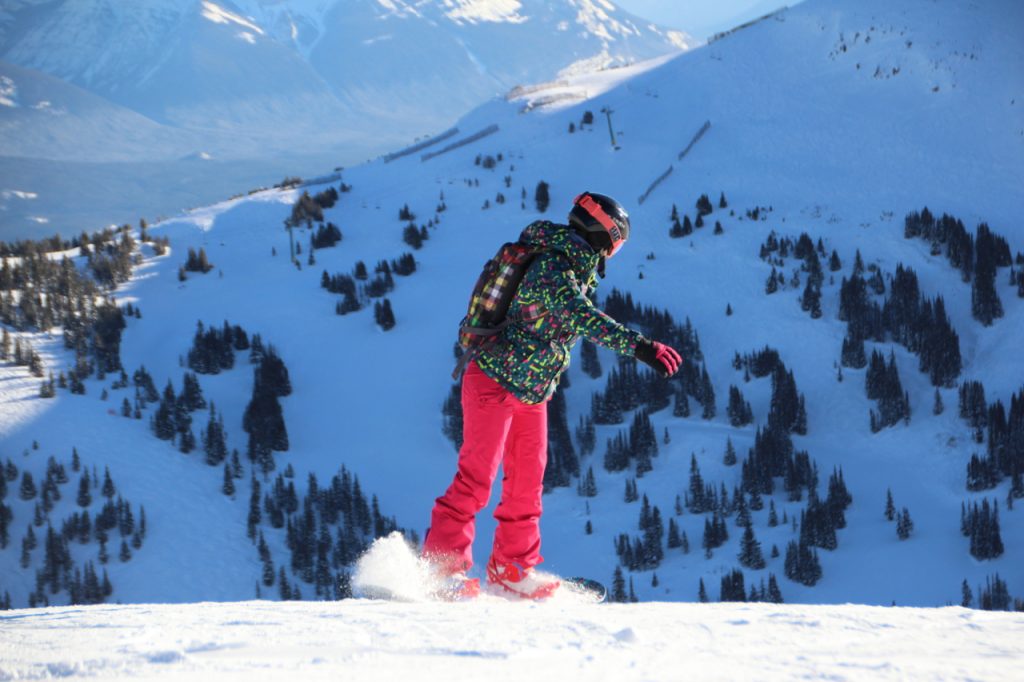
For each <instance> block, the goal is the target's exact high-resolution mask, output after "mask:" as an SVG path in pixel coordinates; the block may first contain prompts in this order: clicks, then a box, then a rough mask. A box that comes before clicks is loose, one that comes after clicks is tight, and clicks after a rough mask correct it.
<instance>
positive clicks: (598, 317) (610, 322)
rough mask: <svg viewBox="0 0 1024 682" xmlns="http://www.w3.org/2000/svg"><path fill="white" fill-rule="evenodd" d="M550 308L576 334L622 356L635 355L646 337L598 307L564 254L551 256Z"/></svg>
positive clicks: (548, 302)
mask: <svg viewBox="0 0 1024 682" xmlns="http://www.w3.org/2000/svg"><path fill="white" fill-rule="evenodd" d="M549 274H550V281H549V282H548V292H549V301H547V306H546V307H547V308H548V310H549V311H550V313H551V314H552V315H554V316H555V317H556V318H557V319H558V320H559V321H560V322H561V323H562V325H563V326H564V327H566V328H567V329H568V330H569V331H571V332H572V333H573V334H575V335H576V336H582V337H583V338H585V339H588V340H590V341H593V342H594V343H596V344H598V345H599V346H603V347H605V348H608V349H610V350H613V351H615V352H616V353H619V354H621V355H630V356H631V355H634V353H635V352H636V347H637V344H638V343H639V342H640V340H641V339H642V338H643V337H642V336H641V335H640V333H639V332H636V331H633V330H632V329H630V328H628V327H626V326H625V325H622V324H620V323H618V322H617V321H615V320H614V319H612V318H611V317H610V316H609V315H607V314H606V313H604V312H603V311H601V310H598V309H597V308H596V307H594V304H593V302H592V301H591V300H590V299H589V298H587V297H586V296H585V295H584V294H583V287H582V286H581V283H580V281H579V280H578V279H577V278H576V274H575V273H574V272H573V271H572V269H571V268H570V267H569V264H568V262H566V260H565V259H564V258H562V257H559V256H552V257H551V269H550V271H549Z"/></svg>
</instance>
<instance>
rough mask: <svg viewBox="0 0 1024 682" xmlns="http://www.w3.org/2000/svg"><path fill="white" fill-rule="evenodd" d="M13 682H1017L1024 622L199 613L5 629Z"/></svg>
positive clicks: (383, 610)
mask: <svg viewBox="0 0 1024 682" xmlns="http://www.w3.org/2000/svg"><path fill="white" fill-rule="evenodd" d="M0 623H3V627H4V634H5V637H4V639H3V640H2V641H0V661H2V663H0V672H2V673H4V674H5V675H6V676H7V679H48V678H50V677H57V676H59V677H61V678H62V679H86V678H89V679H91V678H94V677H96V676H102V677H117V678H128V677H130V678H132V679H156V678H161V679H163V678H166V677H167V676H168V675H170V676H173V678H174V679H179V680H209V679H214V678H216V679H223V680H244V679H253V678H254V677H256V678H259V679H261V680H293V679H303V680H333V679H338V677H339V676H342V677H346V678H355V679H360V680H395V679H419V680H435V679H436V680H441V679H451V677H452V675H453V674H456V671H457V674H458V675H459V676H462V677H467V678H471V679H489V680H521V679H523V677H524V676H528V677H529V678H530V679H543V680H553V679H565V678H566V677H569V676H572V677H575V678H577V679H586V680H694V679H698V680H737V679H758V680H791V679H794V678H799V679H807V680H817V679H863V680H907V679H914V680H933V679H942V680H987V681H988V680H991V681H993V682H994V681H996V680H1007V679H1012V678H1013V677H1014V675H1016V674H1017V672H1018V671H1019V670H1020V665H1021V663H1022V654H1021V649H1020V639H1021V637H1024V617H1022V616H1021V615H1020V614H1005V613H983V612H978V611H968V610H965V609H960V608H949V609H940V610H934V609H927V610H925V609H885V608H879V607H866V606H844V607H823V606H774V605H767V604H752V605H746V604H743V605H740V604H728V605H727V604H720V605H713V606H707V605H697V604H639V605H609V606H585V605H576V604H529V605H528V604H509V603H507V602H501V601H500V600H498V601H487V602H480V603H475V604H391V603H379V602H376V603H375V602H370V601H349V602H344V603H341V604H330V603H320V604H296V603H285V604H268V603H266V602H240V603H235V604H210V603H206V604H194V605H189V606H168V605H159V604H156V605H149V604H146V605H136V606H96V607H89V608H86V609H81V608H77V609H76V608H68V607H65V608H49V609H43V610H37V611H16V612H11V613H10V614H9V615H0Z"/></svg>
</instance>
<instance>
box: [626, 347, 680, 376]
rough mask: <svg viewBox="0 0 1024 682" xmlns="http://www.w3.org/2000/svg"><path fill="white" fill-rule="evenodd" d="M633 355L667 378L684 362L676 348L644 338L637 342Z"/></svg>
mask: <svg viewBox="0 0 1024 682" xmlns="http://www.w3.org/2000/svg"><path fill="white" fill-rule="evenodd" d="M633 355H634V356H635V357H636V359H637V360H639V361H640V362H642V363H644V364H645V365H649V366H651V367H653V368H654V371H656V372H657V373H658V374H660V375H661V376H662V377H665V378H666V379H667V378H668V377H670V376H672V375H673V374H675V373H676V372H678V371H679V368H680V367H681V366H682V364H683V358H682V356H681V355H679V352H678V351H677V350H676V349H675V348H673V347H672V346H666V345H665V344H663V343H658V342H657V341H648V340H647V339H644V338H641V339H640V341H639V343H637V344H636V350H635V351H634V353H633Z"/></svg>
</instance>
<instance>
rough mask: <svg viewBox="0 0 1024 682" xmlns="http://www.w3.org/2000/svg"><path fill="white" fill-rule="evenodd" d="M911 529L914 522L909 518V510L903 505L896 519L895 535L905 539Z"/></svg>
mask: <svg viewBox="0 0 1024 682" xmlns="http://www.w3.org/2000/svg"><path fill="white" fill-rule="evenodd" d="M913 530H914V522H913V521H911V520H910V512H909V511H908V510H907V508H906V507H904V508H903V511H901V512H900V515H899V518H898V519H897V521H896V535H897V537H899V539H900V540H906V539H907V538H909V537H910V533H911V532H912V531H913Z"/></svg>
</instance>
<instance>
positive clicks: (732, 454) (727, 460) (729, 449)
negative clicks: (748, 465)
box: [722, 403, 749, 466]
mask: <svg viewBox="0 0 1024 682" xmlns="http://www.w3.org/2000/svg"><path fill="white" fill-rule="evenodd" d="M747 406H748V407H749V403H748V404H747ZM722 463H723V464H725V466H733V465H734V464H736V448H735V447H733V444H732V438H729V437H726V439H725V455H724V456H723V457H722Z"/></svg>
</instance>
